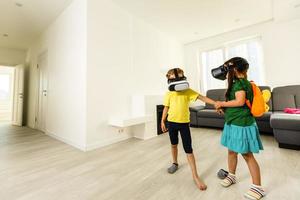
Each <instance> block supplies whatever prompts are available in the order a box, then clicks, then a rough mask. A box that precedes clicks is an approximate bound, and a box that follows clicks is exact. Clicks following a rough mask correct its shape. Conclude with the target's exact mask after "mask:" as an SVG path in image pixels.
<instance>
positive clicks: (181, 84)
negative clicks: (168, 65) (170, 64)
mask: <svg viewBox="0 0 300 200" xmlns="http://www.w3.org/2000/svg"><path fill="white" fill-rule="evenodd" d="M173 71H174V75H175V78H172V79H168V88H169V90H170V91H183V90H186V89H189V83H188V82H187V80H186V77H185V76H183V77H179V76H178V68H174V69H173Z"/></svg>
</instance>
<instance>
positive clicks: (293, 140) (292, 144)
mask: <svg viewBox="0 0 300 200" xmlns="http://www.w3.org/2000/svg"><path fill="white" fill-rule="evenodd" d="M272 93H273V95H272V98H273V108H274V109H273V110H274V112H273V114H272V115H271V127H272V128H273V130H274V137H275V139H276V140H277V142H278V143H279V147H282V148H290V149H298V150H300V115H295V114H287V113H284V112H283V110H284V109H285V108H287V107H290V108H300V85H293V86H285V87H277V88H274V89H273V92H272Z"/></svg>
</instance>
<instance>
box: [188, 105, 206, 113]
mask: <svg viewBox="0 0 300 200" xmlns="http://www.w3.org/2000/svg"><path fill="white" fill-rule="evenodd" d="M203 109H205V106H194V107H190V111H193V112H198V111H199V110H203Z"/></svg>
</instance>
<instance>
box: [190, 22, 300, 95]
mask: <svg viewBox="0 0 300 200" xmlns="http://www.w3.org/2000/svg"><path fill="white" fill-rule="evenodd" d="M299 35H300V19H294V20H289V21H275V22H274V21H271V22H266V23H262V24H258V25H254V26H251V27H247V28H243V29H240V30H236V31H232V32H228V33H224V34H221V35H218V36H215V37H210V38H207V39H203V40H199V41H196V42H193V43H190V44H186V45H185V47H184V54H185V55H184V56H185V65H186V67H187V69H188V78H189V79H190V82H191V85H192V86H193V87H194V88H196V89H197V90H200V91H201V92H204V91H203V87H202V84H200V82H201V77H202V76H201V75H200V74H201V73H203V72H202V70H201V69H202V66H201V62H200V60H199V56H200V52H201V51H205V50H208V49H211V48H215V47H219V46H220V45H221V44H223V43H226V42H229V41H235V40H238V39H243V38H247V37H249V36H250V37H251V36H261V41H262V45H263V51H264V64H265V69H264V73H265V82H266V84H267V85H269V86H271V87H276V86H281V85H292V84H300V80H299V74H300V65H299V59H298V58H299V56H300V42H299ZM250 67H251V66H250ZM207 75H208V76H210V74H207Z"/></svg>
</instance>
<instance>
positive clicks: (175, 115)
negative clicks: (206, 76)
mask: <svg viewBox="0 0 300 200" xmlns="http://www.w3.org/2000/svg"><path fill="white" fill-rule="evenodd" d="M198 96H199V93H197V92H195V91H194V90H192V89H187V90H184V91H181V92H173V91H172V92H167V94H166V96H165V98H164V106H167V107H169V111H168V121H169V122H176V123H189V122H190V111H189V104H190V102H191V101H196V100H197V97H198Z"/></svg>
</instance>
